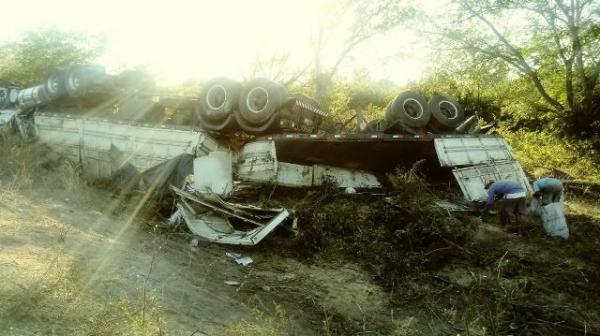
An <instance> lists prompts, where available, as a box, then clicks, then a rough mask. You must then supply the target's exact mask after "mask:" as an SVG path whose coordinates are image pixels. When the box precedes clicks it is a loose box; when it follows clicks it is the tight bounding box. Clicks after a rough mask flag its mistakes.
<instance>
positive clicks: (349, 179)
mask: <svg viewBox="0 0 600 336" xmlns="http://www.w3.org/2000/svg"><path fill="white" fill-rule="evenodd" d="M313 169H314V170H313V185H314V186H320V185H323V184H325V183H326V182H330V183H333V184H335V185H337V186H338V187H340V188H354V189H356V188H381V183H379V180H378V179H377V177H375V175H373V174H371V173H368V172H365V171H362V170H357V169H346V168H338V167H331V166H323V165H314V166H313Z"/></svg>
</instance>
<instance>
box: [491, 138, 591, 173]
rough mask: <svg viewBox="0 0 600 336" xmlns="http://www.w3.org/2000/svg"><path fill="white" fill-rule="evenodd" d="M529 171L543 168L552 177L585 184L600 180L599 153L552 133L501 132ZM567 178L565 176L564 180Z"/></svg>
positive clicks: (586, 145)
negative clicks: (584, 182)
mask: <svg viewBox="0 0 600 336" xmlns="http://www.w3.org/2000/svg"><path fill="white" fill-rule="evenodd" d="M501 134H502V135H503V136H504V137H505V138H506V140H508V142H509V143H510V145H511V147H512V148H513V150H514V151H515V154H516V155H517V157H518V159H519V161H521V163H522V164H523V166H524V168H525V170H527V171H529V172H530V173H533V175H538V174H536V173H535V172H536V171H537V170H539V169H540V168H541V169H543V171H550V172H551V174H552V175H556V174H557V173H558V174H561V175H565V174H566V175H568V176H566V177H568V178H573V179H584V180H595V181H598V180H600V162H598V161H597V160H598V157H599V156H598V155H599V153H598V152H597V151H596V150H594V148H593V147H592V143H590V142H586V141H583V140H579V141H575V140H568V139H565V138H560V137H558V136H556V135H553V134H551V133H548V132H528V131H516V132H511V131H508V130H505V129H504V130H501ZM562 177H565V176H562Z"/></svg>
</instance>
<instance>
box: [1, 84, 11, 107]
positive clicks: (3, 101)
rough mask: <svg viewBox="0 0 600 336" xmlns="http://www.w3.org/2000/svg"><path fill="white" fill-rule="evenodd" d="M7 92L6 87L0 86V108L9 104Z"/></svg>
mask: <svg viewBox="0 0 600 336" xmlns="http://www.w3.org/2000/svg"><path fill="white" fill-rule="evenodd" d="M8 94H9V92H8V89H7V88H3V87H0V108H6V107H7V106H8V105H9V104H10V102H9V100H8Z"/></svg>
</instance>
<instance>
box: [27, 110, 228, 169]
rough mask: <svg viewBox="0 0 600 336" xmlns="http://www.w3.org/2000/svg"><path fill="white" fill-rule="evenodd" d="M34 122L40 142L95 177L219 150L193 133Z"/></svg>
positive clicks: (53, 118)
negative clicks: (127, 168) (178, 157)
mask: <svg viewBox="0 0 600 336" xmlns="http://www.w3.org/2000/svg"><path fill="white" fill-rule="evenodd" d="M34 119H35V121H34V122H35V126H36V132H37V135H38V138H39V140H40V141H41V142H42V143H46V144H47V145H49V146H50V147H51V148H52V149H54V150H56V151H58V152H62V153H65V154H67V155H68V156H69V157H70V158H71V159H73V160H74V161H81V162H82V163H83V165H84V168H85V170H86V172H87V173H88V174H90V175H92V176H96V177H109V176H111V175H112V174H113V173H114V172H115V171H117V170H118V169H119V168H121V167H123V166H124V165H125V164H131V165H133V166H134V167H135V168H136V169H137V170H138V171H145V170H147V169H149V168H151V167H154V166H156V165H158V164H160V163H162V162H164V161H167V160H170V159H172V158H174V157H176V156H178V155H181V154H186V153H187V154H196V155H205V154H207V153H209V152H211V151H213V150H219V149H221V148H222V147H221V146H220V145H219V144H218V142H217V141H216V140H214V139H213V138H212V137H210V136H209V135H207V134H206V133H204V132H199V131H194V130H185V129H175V128H166V127H149V126H139V125H132V124H128V123H125V122H121V121H116V120H104V119H95V118H90V119H86V118H73V117H70V116H68V115H61V114H47V113H41V114H36V115H35V117H34Z"/></svg>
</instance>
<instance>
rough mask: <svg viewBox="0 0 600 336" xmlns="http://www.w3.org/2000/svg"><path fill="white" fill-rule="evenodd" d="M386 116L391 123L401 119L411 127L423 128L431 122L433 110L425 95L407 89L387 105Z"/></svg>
mask: <svg viewBox="0 0 600 336" xmlns="http://www.w3.org/2000/svg"><path fill="white" fill-rule="evenodd" d="M385 117H386V121H387V122H388V124H389V125H391V124H393V123H394V122H397V121H399V122H401V123H402V124H404V125H406V126H409V127H413V128H421V127H425V125H427V123H428V122H429V119H430V118H431V111H430V110H429V106H428V105H427V101H426V100H425V97H423V96H422V95H420V94H418V93H416V92H412V91H406V92H403V93H401V94H400V95H398V96H397V97H396V98H395V99H394V101H393V102H392V103H391V104H390V105H388V106H387V108H386V113H385Z"/></svg>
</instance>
